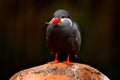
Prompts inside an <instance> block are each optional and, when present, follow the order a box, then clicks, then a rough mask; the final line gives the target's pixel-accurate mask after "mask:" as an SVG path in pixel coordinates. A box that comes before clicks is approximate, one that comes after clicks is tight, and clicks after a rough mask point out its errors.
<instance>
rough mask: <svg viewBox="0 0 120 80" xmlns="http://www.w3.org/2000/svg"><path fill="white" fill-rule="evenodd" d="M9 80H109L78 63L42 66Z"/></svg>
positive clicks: (87, 66) (24, 71)
mask: <svg viewBox="0 0 120 80" xmlns="http://www.w3.org/2000/svg"><path fill="white" fill-rule="evenodd" d="M10 80H110V79H109V78H107V76H105V75H104V74H102V73H101V72H100V71H98V70H97V69H95V68H93V67H91V66H89V65H85V64H80V63H73V65H71V66H70V65H66V64H64V63H62V62H59V63H56V64H50V63H47V64H44V65H40V66H37V67H33V68H29V69H26V70H23V71H20V72H18V73H16V74H15V75H13V76H12V77H11V78H10Z"/></svg>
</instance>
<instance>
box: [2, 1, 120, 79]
mask: <svg viewBox="0 0 120 80" xmlns="http://www.w3.org/2000/svg"><path fill="white" fill-rule="evenodd" d="M119 3H120V2H119V0H0V80H8V79H9V78H10V77H11V76H12V75H13V74H14V73H16V72H18V71H20V70H22V69H26V68H29V67H33V66H37V65H41V64H45V63H47V62H49V61H52V60H53V59H54V57H53V55H51V54H50V53H49V51H48V49H47V47H46V43H45V34H46V28H47V25H46V24H45V22H46V21H50V20H51V19H52V17H53V13H54V11H55V10H57V9H65V10H67V11H68V12H69V13H70V14H71V15H72V17H73V19H74V20H75V21H76V22H77V23H78V24H79V25H80V28H81V34H82V44H81V51H80V54H79V55H78V58H77V62H79V63H84V64H88V65H91V66H93V67H95V68H97V69H98V70H100V71H101V72H103V73H104V74H105V75H107V76H108V77H109V78H110V79H111V80H119V75H118V74H119V73H118V72H119V71H120V70H119V67H120V66H119V61H120V58H119V56H120V54H119V53H120V46H119V45H120V37H119V35H120V16H119V15H120V4H119Z"/></svg>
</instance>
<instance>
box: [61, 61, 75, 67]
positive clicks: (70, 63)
mask: <svg viewBox="0 0 120 80" xmlns="http://www.w3.org/2000/svg"><path fill="white" fill-rule="evenodd" d="M63 63H65V64H67V65H70V66H72V65H73V63H72V62H70V61H68V60H67V61H64V62H63Z"/></svg>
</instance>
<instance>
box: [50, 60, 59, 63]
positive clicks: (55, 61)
mask: <svg viewBox="0 0 120 80" xmlns="http://www.w3.org/2000/svg"><path fill="white" fill-rule="evenodd" d="M58 62H59V60H54V61H52V62H49V63H50V64H55V63H58Z"/></svg>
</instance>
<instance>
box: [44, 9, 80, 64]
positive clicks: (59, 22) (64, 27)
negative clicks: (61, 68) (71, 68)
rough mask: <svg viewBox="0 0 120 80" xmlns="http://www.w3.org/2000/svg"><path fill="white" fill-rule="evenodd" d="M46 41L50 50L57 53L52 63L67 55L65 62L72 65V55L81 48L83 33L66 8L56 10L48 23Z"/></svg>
mask: <svg viewBox="0 0 120 80" xmlns="http://www.w3.org/2000/svg"><path fill="white" fill-rule="evenodd" d="M46 43H47V46H48V48H49V51H50V52H51V53H52V54H54V55H55V60H54V61H52V62H50V63H52V64H54V63H57V62H59V60H58V57H59V56H60V57H61V58H62V57H64V56H63V55H67V56H66V60H65V61H64V63H65V64H68V65H72V62H70V58H71V57H75V56H76V55H77V54H78V53H79V50H80V45H81V35H80V30H79V26H78V24H77V23H76V22H75V21H74V20H73V19H72V17H71V16H70V14H69V13H68V12H67V11H66V10H62V9H59V10H56V11H55V13H54V17H53V19H52V20H51V21H50V22H49V23H48V26H47V31H46Z"/></svg>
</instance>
